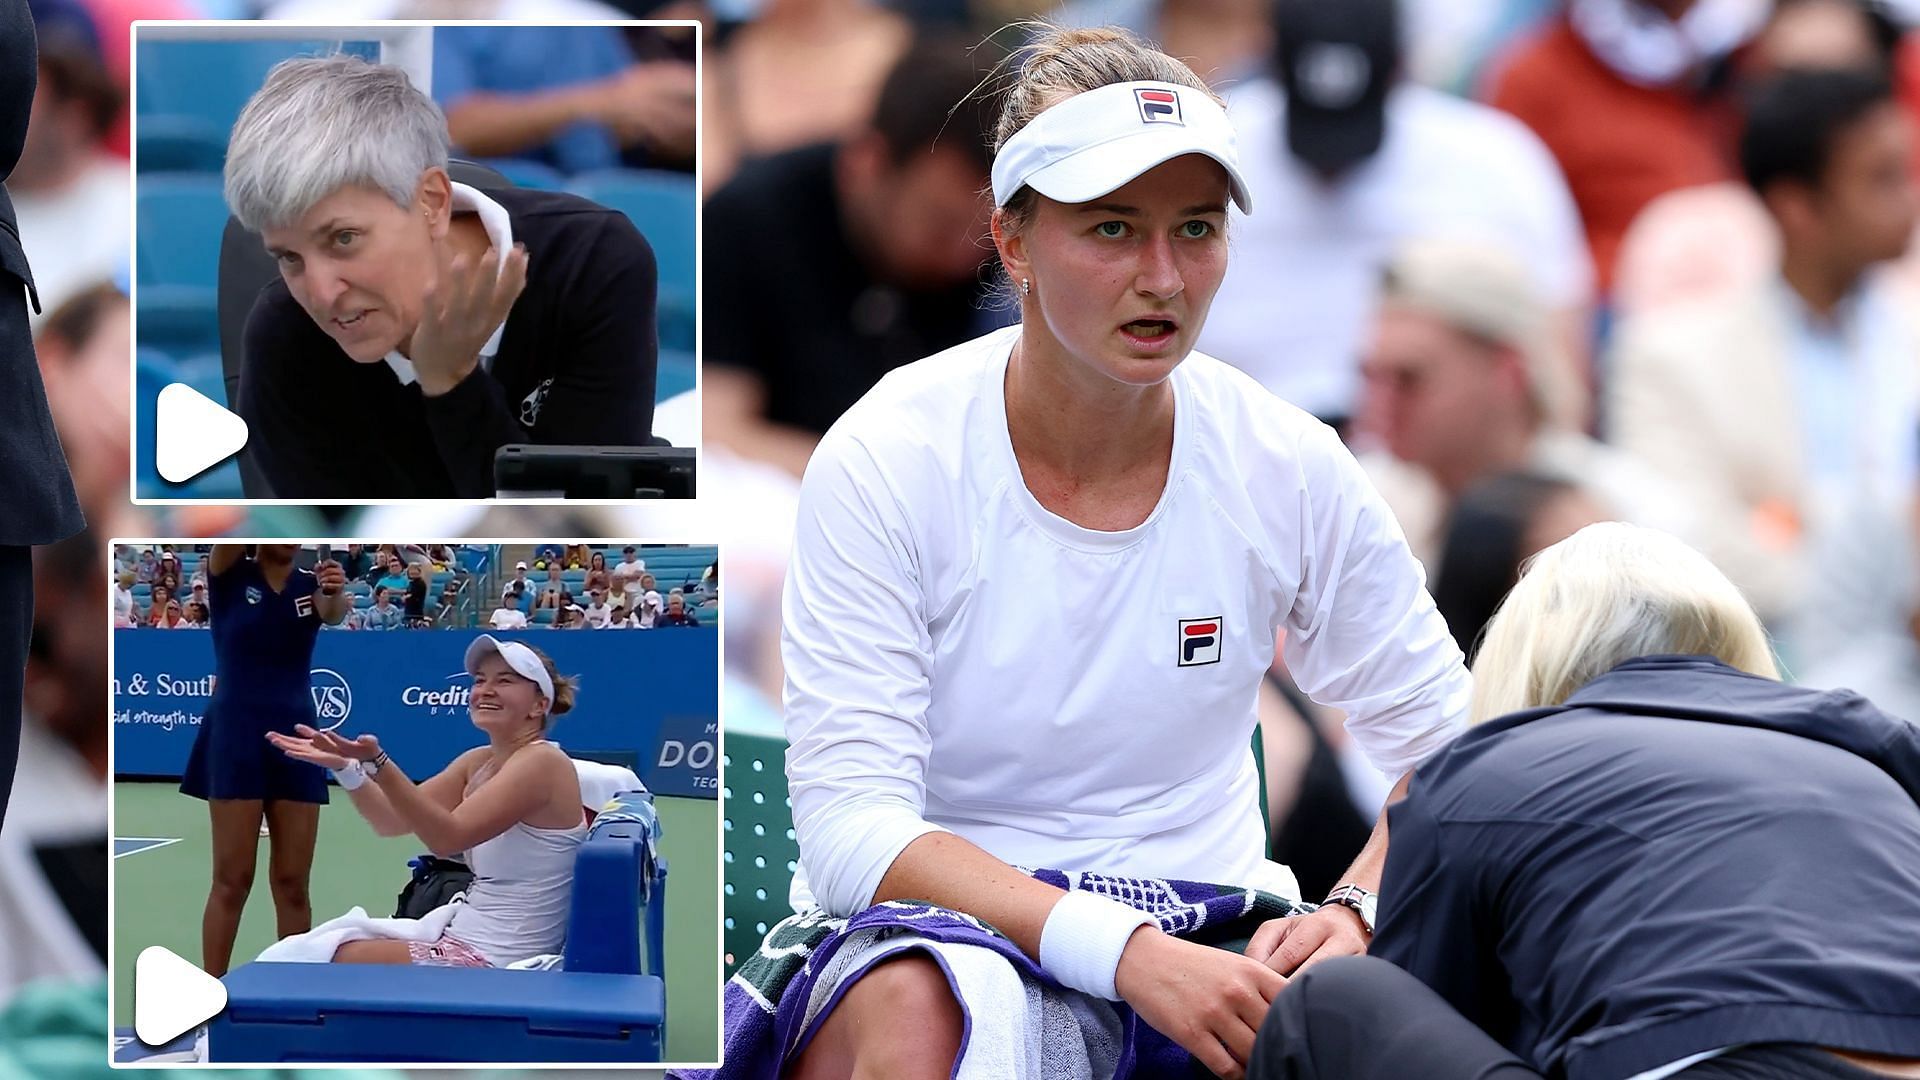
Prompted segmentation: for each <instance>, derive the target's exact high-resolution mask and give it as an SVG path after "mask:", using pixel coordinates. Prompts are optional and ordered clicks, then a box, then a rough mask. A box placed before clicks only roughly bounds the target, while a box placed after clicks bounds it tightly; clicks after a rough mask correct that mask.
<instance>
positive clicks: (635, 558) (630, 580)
mask: <svg viewBox="0 0 1920 1080" xmlns="http://www.w3.org/2000/svg"><path fill="white" fill-rule="evenodd" d="M646 572H647V564H646V563H645V562H644V561H642V560H641V559H640V557H639V555H638V554H637V553H636V552H635V551H634V548H633V545H632V544H628V545H627V546H626V547H624V548H622V549H620V561H619V562H617V563H615V564H614V566H613V570H612V572H611V573H610V575H609V576H610V578H611V579H612V582H613V595H614V597H615V598H621V599H623V598H626V596H627V594H628V592H629V591H633V592H635V593H637V592H638V590H630V586H633V585H636V584H638V583H639V581H640V577H641V575H643V574H645V573H646Z"/></svg>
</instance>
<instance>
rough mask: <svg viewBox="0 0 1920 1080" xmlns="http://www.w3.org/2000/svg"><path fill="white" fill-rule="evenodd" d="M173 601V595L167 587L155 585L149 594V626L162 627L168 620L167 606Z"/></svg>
mask: <svg viewBox="0 0 1920 1080" xmlns="http://www.w3.org/2000/svg"><path fill="white" fill-rule="evenodd" d="M172 600H173V593H172V592H171V591H170V590H169V589H168V588H167V587H166V586H165V585H155V586H154V587H153V590H152V591H151V592H150V593H148V594H147V625H148V626H160V625H162V624H163V623H164V622H165V620H166V615H167V605H168V604H169V603H171V602H172Z"/></svg>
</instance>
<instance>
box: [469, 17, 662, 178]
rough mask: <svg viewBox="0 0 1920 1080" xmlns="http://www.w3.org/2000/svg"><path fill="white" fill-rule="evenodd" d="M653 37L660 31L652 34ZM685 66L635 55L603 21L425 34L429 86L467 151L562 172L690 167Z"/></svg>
mask: <svg viewBox="0 0 1920 1080" xmlns="http://www.w3.org/2000/svg"><path fill="white" fill-rule="evenodd" d="M653 33H656V34H657V33H659V31H658V30H654V31H653ZM694 91H695V79H694V70H693V64H692V63H690V62H683V61H681V60H679V59H668V58H661V59H648V60H642V59H640V58H639V57H636V56H635V55H634V52H633V50H632V49H631V48H630V47H629V46H628V44H627V39H626V35H625V34H623V33H622V31H621V30H620V29H619V28H618V27H611V26H541V27H529V26H453V27H446V26H443V27H440V28H439V29H438V30H436V31H435V33H434V35H433V92H434V97H435V99H436V100H437V101H439V103H440V106H441V108H443V109H444V110H446V114H447V131H448V133H449V134H450V135H451V136H452V138H453V142H454V145H455V146H457V147H459V148H460V149H461V150H462V151H464V152H465V153H466V154H467V155H468V156H472V157H482V158H489V157H512V158H523V159H526V160H530V161H537V162H539V163H541V164H543V165H547V166H549V167H551V168H553V169H556V170H558V171H559V172H561V173H565V174H569V175H570V174H574V173H582V172H589V171H592V170H595V169H613V168H620V167H623V166H624V167H627V168H667V169H680V168H685V169H691V168H692V165H693V149H694Z"/></svg>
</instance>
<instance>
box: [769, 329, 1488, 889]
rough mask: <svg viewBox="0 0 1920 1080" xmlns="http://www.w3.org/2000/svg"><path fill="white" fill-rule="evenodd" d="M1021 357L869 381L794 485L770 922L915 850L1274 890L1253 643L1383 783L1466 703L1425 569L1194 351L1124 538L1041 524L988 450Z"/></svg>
mask: <svg viewBox="0 0 1920 1080" xmlns="http://www.w3.org/2000/svg"><path fill="white" fill-rule="evenodd" d="M1018 334H1019V328H1018V327H1012V328H1008V329H1006V330H1001V331H996V332H994V333H992V334H989V335H987V336H985V337H982V338H978V339H976V340H974V341H971V342H968V343H966V344H963V345H960V346H957V347H955V348H953V349H950V350H948V351H946V352H944V353H941V354H939V355H937V356H933V357H930V358H928V359H926V360H922V361H920V362H918V363H915V364H910V365H907V366H906V367H903V368H900V369H898V370H896V371H894V372H893V373H891V374H889V375H888V376H887V377H886V378H884V379H883V380H881V382H880V383H879V384H878V385H877V386H875V387H874V389H873V390H872V391H871V392H869V393H868V394H867V395H866V397H864V398H862V399H861V400H860V402H859V403H858V404H856V405H855V406H854V407H853V408H852V409H849V410H848V411H847V413H846V414H845V415H844V416H843V417H842V418H841V419H840V421H839V422H838V423H836V424H835V425H834V426H833V428H832V430H830V431H829V432H828V433H827V435H826V436H825V438H823V439H822V440H821V442H820V445H819V448H818V449H817V450H816V451H815V453H814V455H813V459H812V461H811V463H810V464H809V465H808V467H807V473H806V478H805V480H804V481H803V482H802V485H801V496H800V515H799V522H798V526H797V529H796V533H795V537H794V546H793V560H792V564H791V566H790V569H789V573H788V575H787V582H786V594H785V598H784V620H783V629H782V633H783V642H782V643H783V652H784V657H785V664H786V677H787V684H786V728H787V737H788V741H789V744H790V748H789V750H788V752H787V775H788V780H789V786H790V791H791V794H792V797H793V807H794V822H795V831H796V835H797V836H798V838H799V843H800V854H801V859H800V861H801V870H800V873H799V874H797V875H796V876H795V882H794V890H793V900H794V903H795V905H796V907H805V906H808V905H810V904H812V903H814V902H816V901H817V903H818V904H819V905H820V906H822V907H824V908H825V909H826V910H827V911H829V912H830V913H833V914H836V915H849V914H852V913H853V912H856V911H859V910H861V909H863V908H865V907H867V906H868V905H870V904H871V902H872V899H873V894H874V891H875V890H876V889H877V888H878V886H879V884H880V880H881V878H882V877H883V876H884V875H885V874H886V871H887V869H888V867H890V866H891V865H892V863H893V860H894V859H895V858H897V857H898V856H899V854H900V852H901V851H902V850H903V849H905V848H906V846H907V845H908V844H909V843H911V842H912V841H913V840H915V839H917V838H918V837H920V836H922V835H924V834H926V833H928V832H932V831H937V830H948V831H951V832H953V833H956V834H958V835H960V836H962V837H965V838H966V839H968V840H970V841H972V842H973V843H975V844H977V845H979V846H980V847H981V848H983V849H985V850H986V851H988V852H989V853H991V854H993V855H994V856H996V857H998V858H1000V859H1002V860H1004V861H1006V862H1009V863H1012V864H1015V865H1019V866H1026V867H1042V866H1044V867H1054V868H1059V869H1069V870H1092V871H1100V872H1105V873H1114V874H1130V875H1143V876H1156V877H1179V878H1188V879H1193V880H1200V881H1213V882H1221V883H1228V884H1244V885H1254V886H1258V887H1263V888H1273V889H1282V890H1289V891H1294V890H1296V887H1294V886H1293V884H1292V876H1291V874H1288V873H1286V872H1285V871H1284V870H1283V869H1281V868H1278V867H1276V866H1275V864H1272V863H1269V862H1267V861H1266V860H1265V858H1264V851H1265V846H1266V844H1265V835H1264V831H1263V829H1262V826H1261V821H1260V812H1259V791H1258V779H1257V773H1256V769H1255V766H1254V762H1253V758H1252V755H1251V753H1249V744H1250V742H1251V740H1252V737H1253V730H1254V726H1255V723H1256V718H1255V703H1256V699H1257V696H1258V693H1259V686H1260V681H1261V678H1262V676H1263V674H1264V673H1265V671H1266V670H1267V668H1268V666H1269V665H1270V663H1271V662H1272V659H1273V648H1274V640H1275V635H1276V633H1277V632H1279V631H1283V630H1284V631H1285V632H1286V640H1285V656H1286V659H1287V663H1288V666H1289V668H1290V669H1291V671H1292V673H1293V675H1294V678H1295V679H1296V680H1297V681H1298V683H1299V685H1300V686H1301V688H1302V689H1303V690H1305V691H1306V692H1307V693H1308V694H1310V695H1312V696H1313V697H1314V698H1315V699H1316V700H1318V701H1321V702H1323V703H1326V704H1328V705H1332V706H1337V707H1339V708H1341V709H1344V710H1346V712H1347V715H1348V720H1347V727H1348V730H1349V731H1350V732H1351V734H1352V736H1353V738H1354V739H1355V740H1356V742H1357V743H1358V744H1359V746H1360V747H1361V749H1362V750H1363V751H1364V752H1365V753H1366V755H1367V757H1368V758H1369V759H1370V760H1371V761H1372V762H1373V764H1374V765H1375V766H1377V767H1378V768H1379V769H1380V770H1381V771H1383V772H1385V773H1387V774H1389V775H1393V776H1398V775H1399V774H1401V773H1402V772H1405V771H1406V770H1408V769H1410V768H1412V767H1413V766H1414V765H1416V764H1417V763H1419V762H1420V761H1422V760H1424V759H1425V758H1426V757H1427V756H1428V755H1430V754H1432V753H1433V752H1434V751H1435V750H1437V749H1439V748H1440V747H1441V746H1442V745H1443V744H1444V743H1445V742H1446V741H1447V740H1448V739H1450V738H1451V737H1452V736H1453V735H1454V734H1455V733H1456V732H1457V731H1458V730H1459V729H1460V727H1461V725H1462V724H1463V723H1464V718H1465V715H1466V708H1467V699H1468V697H1469V693H1470V684H1469V681H1468V675H1467V672H1466V669H1465V667H1464V666H1463V664H1462V658H1461V655H1460V651H1459V649H1458V648H1457V647H1456V646H1455V645H1454V643H1453V639H1452V637H1451V636H1450V635H1449V634H1448V633H1447V628H1446V625H1445V623H1444V622H1443V621H1442V619H1441V618H1440V616H1439V614H1438V613H1437V612H1436V611H1435V610H1434V606H1433V602H1432V600H1431V599H1430V598H1429V597H1428V595H1427V592H1426V588H1425V577H1424V574H1423V572H1422V571H1421V568H1420V565H1419V563H1418V562H1417V561H1415V559H1414V557H1413V556H1412V554H1411V553H1410V552H1409V551H1408V549H1407V545H1406V542H1405V540H1404V538H1403V537H1402V535H1401V533H1400V530H1399V527H1398V526H1397V525H1396V524H1395V523H1394V521H1393V518H1392V516H1391V515H1390V514H1389V513H1388V511H1387V509H1386V507H1385V505H1384V503H1383V502H1382V501H1381V500H1380V498H1379V497H1378V496H1377V495H1376V494H1375V493H1374V491H1373V489H1372V488H1371V487H1370V486H1369V484H1368V483H1367V480H1366V478H1365V476H1364V474H1363V473H1362V472H1361V470H1360V467H1359V466H1358V465H1357V464H1356V463H1355V462H1354V460H1353V458H1352V456H1351V455H1349V454H1348V453H1347V451H1346V449H1345V447H1343V446H1342V445H1341V443H1340V441H1339V439H1338V438H1337V437H1336V436H1335V434H1334V433H1333V431H1332V430H1331V429H1329V428H1328V427H1326V426H1325V425H1324V424H1321V423H1320V422H1319V421H1318V420H1315V419H1314V418H1312V417H1311V416H1309V415H1307V414H1306V413H1304V412H1302V411H1300V410H1298V409H1296V408H1294V407H1292V406H1290V405H1288V404H1286V403H1284V402H1282V401H1280V400H1279V399H1278V398H1276V397H1274V396H1273V395H1272V394H1270V393H1268V392H1267V391H1266V390H1265V389H1264V388H1262V387H1261V386H1260V385H1259V384H1258V383H1256V382H1255V381H1254V380H1253V379H1251V378H1250V377H1248V376H1246V375H1245V374H1243V373H1241V372H1239V371H1237V370H1235V369H1233V368H1231V367H1229V366H1227V365H1226V364H1223V363H1220V362H1219V361H1217V360H1214V359H1212V358H1211V357H1208V356H1204V355H1201V354H1198V353H1195V354H1193V355H1191V356H1189V357H1188V358H1187V359H1186V360H1185V361H1184V362H1182V363H1181V364H1180V366H1179V367H1178V368H1176V369H1175V370H1174V373H1173V375H1172V377H1171V378H1172V385H1173V390H1174V403H1175V404H1174V439H1173V457H1172V464H1171V467H1170V469H1169V472H1168V481H1167V485H1166V488H1165V490H1164V491H1163V492H1162V495H1161V498H1160V502H1159V505H1158V506H1156V507H1155V509H1154V510H1153V512H1152V514H1151V515H1149V516H1148V518H1147V520H1146V521H1144V522H1142V523H1141V524H1140V525H1138V526H1136V527H1134V528H1131V529H1127V530H1124V531H1121V532H1098V531H1093V530H1089V529H1084V528H1081V527H1079V526H1078V525H1075V524H1073V523H1072V522H1069V521H1067V520H1065V519H1063V518H1061V517H1059V516H1057V515H1055V514H1053V513H1051V512H1050V511H1048V510H1047V509H1045V508H1044V507H1042V506H1041V505H1040V503H1039V502H1038V500H1036V499H1035V498H1034V497H1033V495H1032V493H1031V492H1029V491H1028V490H1027V487H1026V485H1025V483H1024V481H1023V480H1022V479H1021V476H1020V470H1019V465H1018V463H1017V461H1016V460H1015V458H1014V453H1013V444H1012V441H1011V439H1010V437H1009V435H1008V432H1007V416H1006V398H1005V375H1006V367H1007V359H1008V355H1009V353H1010V351H1011V349H1012V346H1013V344H1014V342H1015V340H1016V339H1017V337H1018Z"/></svg>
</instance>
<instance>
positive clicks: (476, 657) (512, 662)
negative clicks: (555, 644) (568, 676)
mask: <svg viewBox="0 0 1920 1080" xmlns="http://www.w3.org/2000/svg"><path fill="white" fill-rule="evenodd" d="M490 652H493V653H499V654H500V659H502V660H505V661H506V662H507V666H508V667H510V668H512V669H513V670H514V674H516V675H519V676H521V677H522V678H525V679H527V680H528V681H529V682H531V683H533V685H535V686H537V687H539V688H540V692H541V693H542V694H545V695H546V696H547V701H548V702H549V703H551V702H552V701H553V679H552V678H550V677H548V675H547V665H545V664H543V663H541V662H540V658H539V657H538V656H535V655H534V654H533V650H532V649H529V648H527V647H526V646H525V645H522V644H520V643H519V642H517V641H500V640H498V639H497V638H495V637H494V636H493V635H492V634H481V635H480V636H479V637H477V638H474V639H473V643H472V644H471V645H468V646H467V674H469V675H477V674H479V673H480V672H479V668H480V661H481V660H483V659H485V657H486V655H487V654H488V653H490Z"/></svg>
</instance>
